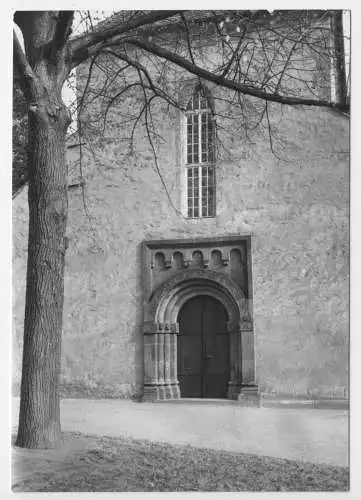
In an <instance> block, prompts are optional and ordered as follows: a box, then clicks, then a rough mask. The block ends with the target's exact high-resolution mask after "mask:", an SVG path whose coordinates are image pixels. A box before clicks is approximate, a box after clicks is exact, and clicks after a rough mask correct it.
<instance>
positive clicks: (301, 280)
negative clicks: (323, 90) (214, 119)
mask: <svg viewBox="0 0 361 500" xmlns="http://www.w3.org/2000/svg"><path fill="white" fill-rule="evenodd" d="M96 105H97V106H100V104H96ZM122 105H123V106H124V102H123V104H122ZM89 110H91V108H88V110H87V112H89V113H90V111H89ZM120 112H121V105H120V104H119V106H118V107H115V108H113V109H112V111H111V112H110V114H109V124H108V127H107V129H106V132H105V134H104V135H103V136H100V135H99V133H98V132H96V131H95V132H92V133H90V132H89V133H88V138H89V140H90V144H91V148H92V151H90V148H89V146H88V147H85V148H84V152H85V156H84V158H83V160H82V162H83V171H84V176H85V179H86V191H85V200H86V210H85V208H84V200H83V196H82V192H81V190H80V189H70V190H69V224H68V227H69V229H68V236H69V239H70V245H69V249H68V252H67V257H66V286H65V309H64V334H63V354H62V382H63V391H64V394H65V395H72V396H74V395H80V396H86V395H93V396H96V397H124V396H125V397H129V396H131V395H132V394H138V393H139V392H141V386H142V380H143V368H142V363H143V352H142V349H143V338H142V329H141V325H142V320H143V318H142V306H141V305H142V300H143V298H142V283H141V248H140V245H141V242H142V241H143V240H150V239H163V238H164V239H174V238H183V237H185V238H190V237H203V236H204V237H211V236H224V235H242V234H252V261H253V296H254V304H253V312H254V328H255V338H256V369H257V378H258V383H259V386H260V390H261V391H264V392H276V393H278V394H296V395H323V396H338V397H340V396H341V397H342V396H344V395H345V394H346V393H347V383H348V374H347V366H348V287H349V282H348V251H349V249H348V198H349V193H348V182H349V177H348V176H349V165H348V156H347V154H345V152H347V150H348V122H347V120H346V118H344V117H342V116H340V115H338V114H336V113H333V112H331V111H327V110H322V109H315V108H309V109H302V108H291V107H286V106H284V107H279V106H271V107H270V114H271V118H272V120H274V122H273V123H274V124H277V127H276V129H275V130H276V131H277V134H276V136H275V137H274V138H273V141H274V148H275V152H276V154H277V155H278V156H279V157H280V158H282V159H278V158H277V157H276V156H275V154H273V153H272V152H271V150H270V141H269V135H268V130H267V128H265V129H262V128H258V129H257V131H255V132H254V133H253V134H252V135H251V137H250V140H247V139H246V137H245V136H244V134H242V131H240V132H239V133H238V132H237V134H235V135H234V136H233V137H232V136H230V135H229V134H224V136H223V137H221V141H222V143H223V145H224V146H225V148H223V149H222V148H221V149H220V151H219V156H218V163H217V217H216V218H214V219H203V220H202V219H201V220H187V219H185V218H184V217H183V216H182V215H181V214H180V213H179V212H178V211H179V210H180V209H181V197H182V195H181V187H180V186H181V176H182V156H181V153H182V141H181V137H182V134H181V130H180V129H181V123H182V120H181V114H180V112H178V111H169V112H168V110H167V109H166V108H165V106H164V105H163V104H159V105H157V107H156V108H155V115H154V116H155V120H156V124H157V130H158V132H159V134H160V135H161V136H162V142H160V143H159V144H158V145H157V152H158V161H159V168H160V170H161V172H162V173H163V176H164V181H165V183H166V185H167V188H168V191H169V194H170V197H171V199H172V203H173V205H174V207H175V209H176V210H177V211H176V210H175V209H174V208H173V207H172V206H171V205H170V203H169V200H168V198H167V195H166V193H165V190H164V188H163V187H162V184H161V182H160V179H159V176H158V175H157V173H156V171H155V168H154V158H153V156H152V151H151V149H150V147H149V144H148V142H147V138H146V136H145V132H144V129H138V130H137V132H136V136H135V141H134V142H135V150H134V153H133V154H132V155H131V156H129V154H128V151H127V148H126V145H125V143H124V142H123V141H121V140H120V138H121V137H122V136H123V135H124V134H123V133H124V125H122V123H120V120H119V116H120V115H119V113H120ZM228 112H229V113H230V112H231V111H230V110H228ZM92 134H93V135H92ZM225 149H228V150H230V151H231V154H226V152H225ZM77 159H78V151H77V150H76V149H72V150H69V167H70V177H71V179H73V180H74V182H75V181H76V180H77V177H78V167H77V165H76V164H75V162H76V160H77ZM70 183H71V182H70ZM13 220H14V225H13V228H14V229H13V232H14V272H13V276H14V329H15V341H14V357H15V363H14V381H15V382H16V381H18V380H19V373H20V370H19V367H20V355H21V336H22V325H23V309H24V296H25V290H24V283H25V266H26V257H25V253H26V243H27V236H26V232H27V230H26V223H27V210H26V192H25V191H24V192H23V193H22V194H21V195H20V196H19V197H18V198H17V199H16V200H15V201H14V205H13Z"/></svg>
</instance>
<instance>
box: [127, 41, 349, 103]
mask: <svg viewBox="0 0 361 500" xmlns="http://www.w3.org/2000/svg"><path fill="white" fill-rule="evenodd" d="M128 43H129V44H131V45H134V46H136V47H139V48H141V49H144V50H146V51H148V52H151V53H153V54H156V55H157V56H158V57H161V58H164V59H168V60H169V61H172V62H173V63H174V64H176V65H178V66H180V67H181V68H184V69H186V70H187V71H188V72H189V73H192V74H194V75H196V76H199V77H201V78H204V79H205V80H207V81H210V82H213V83H215V84H217V85H220V86H222V87H225V88H229V89H231V90H236V91H237V92H241V93H242V94H245V95H249V96H253V97H257V98H259V99H263V100H265V101H271V102H278V103H282V104H289V105H291V106H298V105H304V106H318V107H327V108H344V106H341V105H339V104H333V103H331V102H329V101H326V100H322V99H307V98H301V97H289V96H285V95H280V94H277V93H272V94H270V93H267V92H264V91H263V90H261V89H257V88H255V87H251V86H248V85H243V84H241V83H238V82H235V81H232V80H229V79H227V78H224V77H222V76H221V75H216V74H214V73H212V72H211V71H208V70H206V69H204V68H201V67H199V66H196V65H194V64H192V63H191V62H190V61H188V60H187V59H185V58H184V57H182V56H180V55H179V54H175V53H173V52H171V51H169V50H167V49H165V48H163V47H160V46H159V45H155V44H154V43H151V42H146V41H143V40H128Z"/></svg>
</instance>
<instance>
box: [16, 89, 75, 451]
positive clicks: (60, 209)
mask: <svg viewBox="0 0 361 500" xmlns="http://www.w3.org/2000/svg"><path fill="white" fill-rule="evenodd" d="M56 87H57V86H56V85H54V86H53V89H54V90H53V91H52V94H53V95H49V91H47V92H46V93H45V95H44V97H43V98H42V99H40V100H38V102H37V103H36V104H35V105H32V106H30V111H29V151H30V154H29V158H28V171H29V194H28V203H29V241H28V264H27V283H26V304H25V322H24V346H23V365H22V379H21V395H20V416H19V429H18V435H17V441H16V445H17V446H20V447H25V448H50V447H54V446H56V445H57V443H58V442H59V441H60V440H61V429H60V401H59V376H60V360H61V335H62V313H63V299H64V257H65V251H66V246H67V245H66V238H65V231H66V223H67V211H68V198H67V168H66V163H65V132H66V129H67V126H68V124H69V118H68V113H67V110H66V108H65V106H64V104H63V102H62V100H61V97H60V92H59V90H58V89H57V88H56ZM48 89H49V87H48Z"/></svg>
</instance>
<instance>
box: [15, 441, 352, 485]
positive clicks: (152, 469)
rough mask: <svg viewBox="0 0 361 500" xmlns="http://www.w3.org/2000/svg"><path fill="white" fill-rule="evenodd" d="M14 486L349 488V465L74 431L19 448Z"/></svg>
mask: <svg viewBox="0 0 361 500" xmlns="http://www.w3.org/2000/svg"><path fill="white" fill-rule="evenodd" d="M16 455H17V458H18V463H17V467H16V470H15V471H14V476H13V491H15V492H19V491H42V492H45V491H48V492H50V491H51V492H54V491H57V492H59V491H66V492H74V491H77V492H81V491H83V492H84V491H91V492H101V491H102V492H105V491H133V492H134V491H346V490H347V489H348V478H349V476H348V468H346V467H329V466H325V465H317V464H311V463H305V462H297V461H292V460H284V459H276V458H271V457H260V456H256V455H251V454H239V453H230V452H224V451H220V450H207V449H202V448H195V447H191V446H170V445H169V444H159V443H151V442H149V441H139V440H133V439H129V438H128V439H125V438H119V437H112V438H111V437H96V436H86V435H83V434H80V433H66V434H65V436H64V444H63V447H62V448H61V449H60V450H55V451H54V450H36V451H30V450H19V449H17V450H16Z"/></svg>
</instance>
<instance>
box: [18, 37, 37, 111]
mask: <svg viewBox="0 0 361 500" xmlns="http://www.w3.org/2000/svg"><path fill="white" fill-rule="evenodd" d="M13 37H14V39H13V51H14V66H15V68H16V70H17V71H18V73H19V75H20V79H19V83H20V85H21V89H22V91H23V92H24V95H25V97H26V99H28V100H29V101H31V100H33V99H34V97H35V85H36V81H37V76H36V75H35V73H34V72H33V70H32V69H31V66H30V64H29V61H28V60H27V57H26V55H25V54H24V51H23V49H22V47H21V45H20V42H19V39H18V37H17V34H16V33H15V31H14V32H13Z"/></svg>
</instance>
